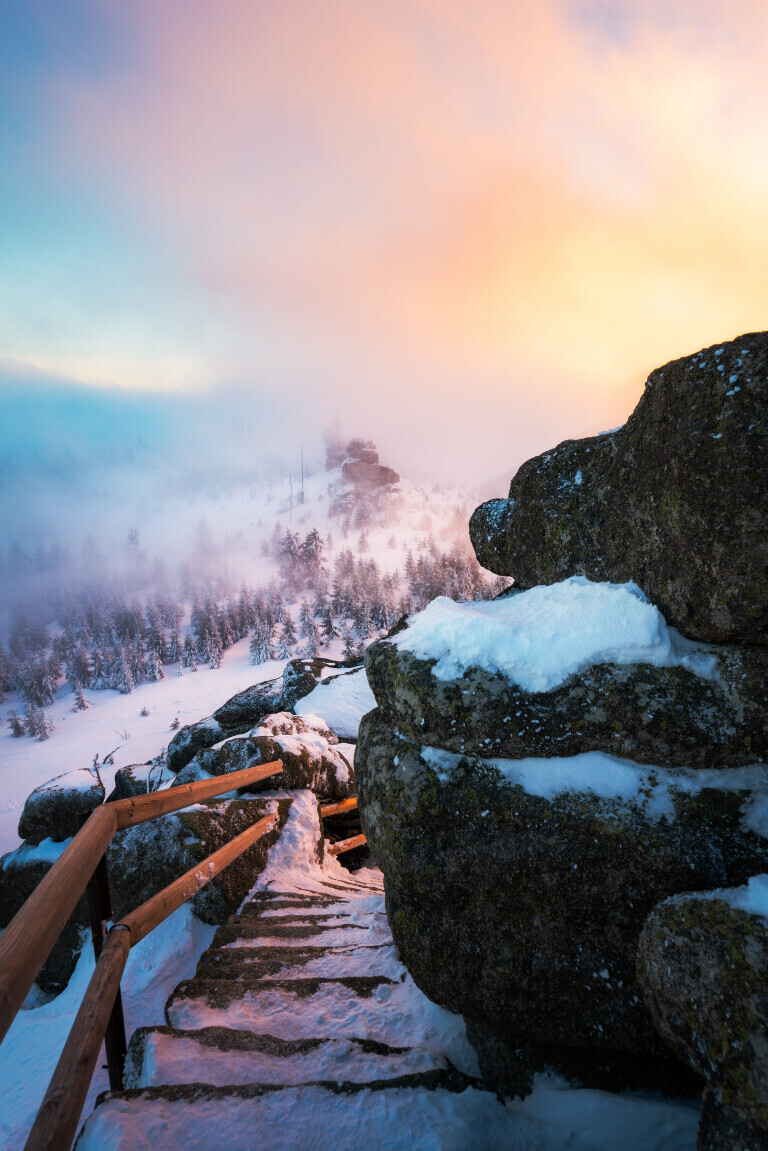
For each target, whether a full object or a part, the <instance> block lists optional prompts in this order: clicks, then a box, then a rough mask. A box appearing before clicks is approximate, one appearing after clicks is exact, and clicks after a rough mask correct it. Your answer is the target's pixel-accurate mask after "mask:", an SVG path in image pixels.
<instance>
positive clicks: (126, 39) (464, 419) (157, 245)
mask: <svg viewBox="0 0 768 1151" xmlns="http://www.w3.org/2000/svg"><path fill="white" fill-rule="evenodd" d="M766 58H768V5H766V4H765V3H764V0H729V2H728V3H725V2H724V0H613V2H608V0H606V2H603V3H599V2H588V0H587V2H583V0H537V2H536V3H535V4H532V3H531V2H530V0H473V2H472V3H471V4H470V3H469V2H468V0H131V3H121V2H119V0H63V2H62V0H1V2H0V415H4V418H3V419H2V422H1V423H0V463H1V462H2V457H3V456H4V457H12V458H13V459H17V460H18V459H20V458H22V457H24V458H26V457H29V458H32V459H33V460H35V461H37V464H39V465H40V466H41V467H43V466H44V465H45V463H46V462H50V461H51V460H52V459H54V458H56V459H58V460H59V463H60V462H61V453H62V450H63V444H64V443H65V442H66V444H67V445H68V448H69V449H71V450H72V451H74V448H72V446H71V445H72V442H73V438H72V437H73V432H72V429H73V425H76V426H77V435H76V436H74V440H76V441H77V442H78V443H79V442H81V441H82V443H84V444H85V445H88V444H90V445H91V447H92V448H93V449H94V450H96V451H97V453H101V454H102V455H104V454H105V453H106V456H107V458H110V457H111V454H112V447H113V441H115V440H116V441H120V444H121V445H122V446H121V447H120V449H119V450H117V449H116V454H117V455H119V454H120V451H121V450H123V449H125V450H127V448H126V447H125V444H127V443H128V441H129V440H130V441H131V442H134V441H137V440H141V439H142V437H143V441H142V442H144V443H146V442H151V443H152V444H158V445H162V444H163V442H164V437H166V435H168V436H169V435H170V431H169V426H170V424H171V423H173V421H174V419H175V418H177V417H178V419H179V420H181V421H182V422H183V421H184V420H185V419H186V420H187V422H188V425H189V429H190V430H189V432H188V434H189V437H190V443H191V442H192V441H193V440H194V439H195V435H197V437H198V438H197V440H196V441H195V442H196V443H197V444H199V443H200V442H202V441H201V437H202V436H204V437H205V438H206V442H207V447H208V450H209V451H210V452H212V453H216V452H218V453H221V454H222V455H223V456H224V457H226V455H227V444H228V431H227V429H228V427H229V426H230V425H231V424H232V422H233V421H234V422H235V423H238V425H240V430H241V432H242V428H244V427H245V428H253V429H254V430H253V433H252V436H251V438H250V439H248V437H246V443H247V445H248V449H249V450H250V445H251V444H252V450H253V452H254V454H258V453H260V452H263V451H264V445H265V443H268V444H269V446H270V448H271V449H275V450H278V449H280V450H282V449H283V448H285V450H286V451H288V452H289V453H294V454H295V448H296V445H297V443H298V442H299V441H300V440H301V441H302V442H304V443H311V442H312V441H313V437H314V438H315V440H316V442H317V443H318V444H319V442H320V433H321V432H322V430H323V428H325V427H327V426H328V425H329V424H330V423H331V422H332V421H333V419H334V418H338V419H339V420H340V423H341V427H342V429H343V430H344V431H346V432H348V433H349V434H350V435H351V434H362V435H370V436H374V437H375V438H377V440H378V442H379V444H380V446H381V448H382V456H383V457H384V456H386V458H387V462H392V463H393V464H395V466H400V467H401V468H405V467H410V468H413V469H417V470H418V471H420V472H424V473H426V474H433V475H435V476H437V477H439V478H443V479H458V480H460V481H461V482H463V483H470V484H477V485H482V484H483V483H485V482H486V481H488V480H491V479H493V478H494V477H499V479H498V484H497V486H498V488H499V491H498V494H504V491H505V489H506V486H507V484H508V481H509V478H511V476H512V474H513V473H514V471H515V470H516V469H517V467H518V466H519V465H520V464H521V463H522V462H523V461H524V460H525V459H527V458H529V457H530V456H531V455H534V454H537V453H538V452H540V451H543V450H545V449H546V448H548V447H551V446H553V445H554V444H556V443H557V442H559V441H560V440H562V439H565V438H571V437H578V436H582V435H587V434H593V433H596V432H598V431H601V430H604V429H605V428H608V427H614V426H616V425H617V424H620V423H622V422H623V421H624V420H625V419H626V418H627V416H628V415H629V414H630V412H631V411H632V409H633V407H634V405H635V403H636V402H637V399H638V398H639V396H640V394H641V392H642V387H643V383H644V380H645V378H646V376H647V374H648V372H649V371H650V370H651V369H653V368H654V367H656V366H658V365H660V364H662V363H665V362H666V361H668V360H670V359H673V358H676V357H678V356H682V355H686V354H689V353H691V352H694V351H696V350H698V349H699V348H701V347H704V346H707V345H709V344H712V343H715V342H720V341H723V340H727V339H731V338H734V337H735V336H737V335H739V334H741V333H742V332H745V331H754V330H758V329H762V328H765V327H766V326H768V324H767V323H766V317H767V315H768V277H766V275H765V269H766V267H768V146H767V145H768V139H767V138H766V137H767V136H768V70H766V68H765V60H766ZM20 396H23V397H24V401H23V404H22V408H23V411H24V412H26V413H27V415H26V416H25V417H24V418H23V419H21V418H20V417H19V411H20V410H21V409H20V408H19V403H20V400H19V397H20ZM8 405H10V408H9V407H8ZM11 410H12V411H14V412H15V413H16V416H15V418H9V417H8V414H7V413H8V411H11ZM224 416H226V418H223V417H224ZM213 417H215V418H213ZM195 419H197V420H198V429H197V432H196V433H195V432H193V431H192V430H191V427H192V424H193V423H194V421H195ZM211 420H212V422H211ZM105 429H106V431H105ZM185 434H186V433H185ZM249 435H250V433H249ZM121 437H122V438H121ZM241 439H242V436H241ZM123 440H125V443H123ZM83 450H84V451H85V449H83ZM57 453H58V454H57ZM0 474H1V473H0ZM1 499H2V495H1V493H0V500H1Z"/></svg>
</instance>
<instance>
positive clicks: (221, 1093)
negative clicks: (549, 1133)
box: [76, 863, 511, 1151]
mask: <svg viewBox="0 0 768 1151" xmlns="http://www.w3.org/2000/svg"><path fill="white" fill-rule="evenodd" d="M333 866H334V867H335V871H333V872H332V874H329V873H328V871H327V870H323V869H322V868H321V867H319V866H318V867H317V869H316V870H315V872H314V874H312V873H307V869H305V870H304V872H303V873H301V874H300V875H299V878H298V883H293V882H291V883H285V882H283V883H282V886H284V888H285V889H284V890H278V891H275V890H271V889H268V890H256V891H254V892H253V893H252V894H251V897H250V898H249V900H248V901H247V902H246V903H245V905H244V906H243V907H242V908H241V909H240V912H239V914H237V915H233V916H232V917H231V918H230V920H229V921H228V922H227V923H226V924H224V925H223V926H222V927H220V928H219V929H218V930H217V932H216V934H215V936H214V938H213V941H212V944H211V946H210V947H209V948H208V950H207V951H206V952H204V953H203V955H202V956H201V958H200V960H199V963H198V966H197V970H196V972H195V976H194V978H192V979H188V980H185V981H184V982H182V983H180V984H179V985H178V986H177V987H176V989H175V990H174V991H173V993H172V994H171V996H170V998H169V1000H168V1002H167V1004H166V1009H165V1015H166V1020H167V1023H168V1026H165V1027H142V1028H139V1029H138V1030H137V1031H136V1032H135V1033H134V1035H133V1037H132V1039H131V1043H130V1047H129V1051H128V1057H127V1061H126V1071H125V1083H126V1089H125V1090H123V1091H120V1092H107V1093H105V1094H103V1095H101V1096H100V1097H99V1099H98V1101H97V1105H96V1108H95V1110H94V1112H93V1114H92V1115H91V1116H90V1117H89V1118H88V1120H87V1121H86V1123H85V1125H84V1127H83V1130H82V1131H81V1133H80V1137H79V1139H78V1142H77V1145H76V1146H77V1148H78V1151H94V1149H96V1148H98V1149H99V1151H105V1149H107V1148H108V1149H109V1151H123V1149H125V1151H128V1149H130V1151H137V1149H142V1148H147V1149H149V1148H152V1151H162V1149H164V1148H176V1147H178V1148H184V1151H195V1149H196V1148H200V1149H201V1151H216V1149H217V1148H221V1149H222V1151H223V1149H224V1148H226V1149H227V1151H239V1149H242V1151H246V1149H248V1151H250V1149H251V1148H261V1147H265V1148H267V1147H268V1148H270V1149H271V1151H274V1149H276V1148H285V1149H289V1148H291V1149H292V1148H301V1149H302V1151H306V1149H309V1148H314V1147H317V1148H321V1147H322V1148H323V1149H327V1148H328V1147H333V1148H334V1151H344V1149H347V1148H349V1149H352V1148H356V1147H358V1146H362V1145H365V1146H366V1147H368V1148H382V1151H383V1149H385V1148H386V1149H387V1151H389V1149H391V1148H408V1149H409V1151H410V1149H412V1148H432V1147H434V1148H456V1149H457V1151H460V1149H462V1148H473V1149H474V1148H484V1147H488V1148H496V1147H500V1146H505V1145H508V1144H509V1138H510V1131H509V1124H510V1121H511V1116H510V1114H509V1112H508V1110H507V1108H505V1107H504V1106H503V1105H502V1104H500V1103H499V1102H498V1101H497V1099H496V1096H495V1095H493V1094H492V1093H490V1092H489V1091H487V1090H486V1089H484V1088H483V1086H482V1084H480V1083H479V1082H478V1081H477V1080H476V1079H474V1078H471V1077H469V1076H468V1075H466V1074H462V1073H461V1072H460V1071H458V1070H456V1068H455V1067H454V1066H453V1065H452V1064H451V1062H450V1061H449V1059H448V1057H447V1054H446V1050H445V1048H446V1047H448V1048H449V1049H451V1043H453V1044H454V1047H455V1046H456V1042H457V1041H456V1036H455V1023H452V1024H451V1025H450V1026H452V1027H453V1032H454V1034H453V1038H452V1039H451V1038H450V1036H449V1037H448V1038H446V1035H447V1034H448V1032H447V1031H446V1026H447V1025H446V1022H445V1021H446V1020H451V1017H449V1016H447V1013H445V1012H441V1010H440V1009H439V1008H437V1007H435V1006H434V1005H433V1004H431V1003H429V1001H428V1000H426V999H425V998H424V996H422V995H421V993H420V992H419V991H418V990H417V989H416V988H415V986H414V985H413V983H412V981H411V980H410V977H409V976H407V973H406V971H405V969H404V967H403V966H402V964H401V963H400V961H399V958H398V956H397V953H396V950H395V947H394V944H393V942H392V937H391V934H390V931H389V927H388V924H387V919H386V915H385V913H384V900H383V883H382V877H381V874H380V872H378V871H376V870H374V869H372V868H363V869H361V870H360V871H358V872H356V873H354V874H350V873H347V872H345V871H344V870H343V869H342V868H341V867H339V866H338V865H336V864H335V863H334V865H333ZM448 1030H450V1027H449V1028H448ZM464 1042H466V1041H464ZM467 1050H468V1049H467ZM461 1054H462V1055H463V1057H464V1063H465V1065H466V1064H467V1058H466V1051H462V1052H461ZM472 1058H473V1057H472V1055H471V1052H470V1053H469V1062H470V1063H471V1062H472ZM458 1061H459V1062H461V1061H462V1060H461V1059H459V1060H458ZM469 1069H471V1067H470V1068H469Z"/></svg>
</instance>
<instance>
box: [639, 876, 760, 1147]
mask: <svg viewBox="0 0 768 1151" xmlns="http://www.w3.org/2000/svg"><path fill="white" fill-rule="evenodd" d="M729 896H730V893H729V892H717V891H716V892H704V893H691V894H688V895H684V896H678V897H676V898H673V899H667V900H665V901H664V902H663V903H661V904H660V905H659V906H658V907H656V908H654V909H653V911H652V912H651V913H650V915H649V916H648V919H647V921H646V923H645V926H644V927H643V931H642V934H641V937H640V945H639V951H638V978H639V981H640V985H641V987H642V989H643V993H644V996H645V1000H646V1003H647V1004H648V1008H649V1010H650V1012H651V1015H652V1017H653V1020H654V1023H655V1025H656V1027H657V1029H658V1031H659V1033H660V1034H661V1035H662V1036H663V1038H664V1039H665V1041H666V1042H667V1044H668V1045H669V1047H670V1049H671V1050H673V1051H674V1052H675V1053H676V1054H677V1055H678V1056H680V1058H681V1059H683V1060H685V1061H686V1062H687V1063H688V1064H689V1065H690V1066H691V1067H692V1068H693V1069H694V1070H695V1071H697V1072H698V1073H699V1074H701V1075H702V1076H703V1077H704V1078H705V1079H706V1081H707V1092H706V1096H705V1106H704V1110H703V1115H702V1123H701V1128H700V1140H699V1146H700V1147H703V1148H709V1147H712V1148H715V1147H717V1148H719V1149H720V1151H741V1149H742V1148H755V1149H757V1148H761V1147H765V1146H767V1145H768V919H766V918H765V916H764V915H762V914H755V913H751V912H750V911H747V910H744V909H743V908H740V907H739V906H734V903H733V901H732V899H731V898H729Z"/></svg>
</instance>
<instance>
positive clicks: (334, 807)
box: [320, 795, 357, 819]
mask: <svg viewBox="0 0 768 1151" xmlns="http://www.w3.org/2000/svg"><path fill="white" fill-rule="evenodd" d="M356 808H357V796H356V795H353V796H352V798H351V799H342V800H341V802H340V803H327V804H326V805H325V807H321V808H320V816H321V818H322V819H327V818H328V816H329V815H342V814H343V813H344V812H345V811H355V809H356Z"/></svg>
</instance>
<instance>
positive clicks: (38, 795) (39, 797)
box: [18, 767, 105, 844]
mask: <svg viewBox="0 0 768 1151" xmlns="http://www.w3.org/2000/svg"><path fill="white" fill-rule="evenodd" d="M104 795H105V792H104V785H103V783H102V782H101V778H100V777H99V774H98V772H96V771H94V770H93V769H92V768H89V767H84V768H79V769H78V770H76V771H67V772H65V773H64V775H57V776H55V777H54V778H53V779H49V780H48V781H47V782H46V783H41V784H40V786H39V787H36V788H35V790H34V791H32V792H30V794H29V795H28V796H27V798H26V800H25V803H24V809H23V811H22V813H21V819H20V820H19V829H18V830H19V839H24V840H26V841H27V842H28V843H33V844H39V843H41V842H42V841H43V840H44V839H53V840H56V841H57V842H61V841H62V840H64V839H70V838H71V836H73V835H77V832H78V830H79V826H80V825H79V823H78V816H79V815H80V814H82V813H83V812H90V811H93V809H94V808H95V807H100V806H101V804H102V803H103V802H104Z"/></svg>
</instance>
